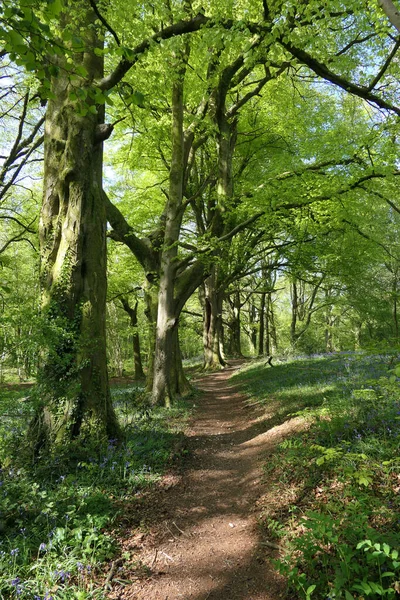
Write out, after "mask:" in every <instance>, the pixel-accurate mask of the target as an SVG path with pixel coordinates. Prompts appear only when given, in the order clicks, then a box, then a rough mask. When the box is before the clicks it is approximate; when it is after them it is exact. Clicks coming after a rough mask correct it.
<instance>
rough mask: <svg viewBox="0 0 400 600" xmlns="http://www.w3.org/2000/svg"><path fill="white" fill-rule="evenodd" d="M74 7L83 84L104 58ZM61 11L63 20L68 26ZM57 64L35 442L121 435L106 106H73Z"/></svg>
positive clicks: (43, 226) (47, 164)
mask: <svg viewBox="0 0 400 600" xmlns="http://www.w3.org/2000/svg"><path fill="white" fill-rule="evenodd" d="M67 4H68V5H67V7H66V9H67V10H68V9H69V10H70V11H71V12H72V4H71V3H67ZM69 4H71V5H70V6H69ZM73 5H74V6H73V8H74V14H75V15H76V14H79V15H80V23H79V28H78V30H77V33H79V35H81V36H82V35H84V38H85V39H84V42H85V45H86V50H85V52H82V53H80V54H76V55H75V57H76V62H75V65H76V67H77V66H80V67H83V68H84V69H85V70H86V72H87V76H86V77H85V79H84V80H83V79H82V80H81V82H80V84H81V85H80V89H85V88H87V87H88V86H90V84H91V83H92V81H93V80H95V79H97V78H101V77H102V75H103V60H102V58H101V57H98V56H96V54H95V53H94V50H95V49H96V48H98V49H101V48H102V43H101V41H100V39H99V37H98V36H97V32H96V27H95V24H94V22H95V14H94V12H93V11H92V9H91V8H90V6H89V5H88V3H86V2H83V1H82V2H80V1H78V2H74V3H73ZM76 8H78V11H79V12H77V11H76ZM65 15H67V12H66V13H65ZM65 15H64V18H65V25H66V24H69V25H70V23H68V16H65ZM82 32H84V33H83V34H82ZM60 66H61V68H60V71H59V74H58V75H57V77H55V78H54V80H53V81H52V94H53V99H51V100H50V101H49V104H48V108H47V113H46V123H45V157H44V193H43V203H42V209H41V217H40V249H41V285H42V309H43V315H44V319H45V331H46V334H47V335H46V338H47V343H48V347H47V352H46V356H45V358H44V363H43V365H42V367H41V369H40V372H39V377H38V381H39V393H40V397H41V401H42V409H41V410H40V412H39V413H38V414H37V416H36V419H35V420H34V423H33V424H32V433H33V435H34V436H35V437H36V447H37V448H39V447H40V446H43V445H49V444H51V445H54V444H63V443H65V441H66V440H68V439H71V438H75V437H77V436H79V435H84V436H87V437H99V438H101V437H105V436H108V437H117V436H118V435H119V433H120V432H119V427H118V424H117V419H116V416H115V413H114V410H113V407H112V404H111V399H110V392H109V386H108V376H107V360H106V326H105V314H106V283H107V282H106V215H105V205H104V200H103V194H102V139H101V135H100V131H101V128H99V125H101V124H102V123H103V120H104V110H103V109H102V108H101V107H97V114H93V113H92V112H91V111H90V110H89V111H87V112H86V111H79V108H78V107H77V105H76V100H73V99H71V98H74V96H73V95H72V92H74V91H75V87H74V86H76V85H77V83H76V81H75V82H74V86H72V85H71V83H70V81H69V79H68V77H67V75H66V72H65V71H64V69H63V65H62V64H61V65H60ZM75 98H76V96H75Z"/></svg>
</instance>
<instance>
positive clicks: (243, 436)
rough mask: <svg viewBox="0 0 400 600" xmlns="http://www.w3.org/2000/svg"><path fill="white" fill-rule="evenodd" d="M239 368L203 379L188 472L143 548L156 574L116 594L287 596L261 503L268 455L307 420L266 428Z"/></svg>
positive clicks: (209, 599) (228, 598)
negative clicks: (242, 389)
mask: <svg viewBox="0 0 400 600" xmlns="http://www.w3.org/2000/svg"><path fill="white" fill-rule="evenodd" d="M236 366H237V363H236V364H235V365H234V366H231V367H230V368H228V369H226V370H225V371H222V372H220V373H216V374H212V375H208V376H206V377H203V378H202V379H201V380H199V381H198V382H197V384H198V387H199V388H200V389H201V390H203V391H204V395H202V397H201V398H200V399H199V401H198V407H197V412H196V417H195V420H194V423H193V424H192V428H191V431H190V432H189V446H190V451H191V453H192V456H191V459H190V461H189V465H188V467H187V469H185V472H184V474H183V476H182V477H181V478H177V481H176V482H174V484H172V483H171V487H170V488H169V489H167V490H165V489H164V491H163V492H162V493H160V495H159V497H158V500H157V502H158V506H157V510H158V511H159V514H160V522H159V523H158V525H157V531H156V534H155V535H153V536H150V540H151V542H150V543H149V541H147V542H145V545H144V548H143V549H142V551H141V557H140V558H141V560H142V561H143V562H144V564H146V565H147V566H148V567H149V568H150V569H151V572H152V575H151V577H149V578H148V579H146V580H141V581H139V582H138V583H137V584H135V585H134V586H133V587H131V586H128V587H126V588H125V589H124V590H123V591H122V590H121V591H120V593H119V596H113V597H116V598H120V599H123V600H128V599H129V600H134V599H135V600H178V599H183V600H189V599H191V600H278V598H280V597H281V595H282V593H283V589H284V586H283V582H282V580H280V578H279V577H278V576H277V574H276V573H275V572H274V570H273V568H272V567H271V566H270V564H269V558H270V557H271V552H272V553H273V551H271V549H270V548H268V547H267V546H265V543H264V545H263V541H262V540H261V538H260V532H259V529H258V527H257V522H256V514H255V510H254V508H255V504H256V501H257V499H258V498H259V497H260V495H262V494H265V491H266V486H267V483H266V482H265V481H264V482H261V474H262V472H261V459H264V460H265V457H266V453H268V452H271V451H272V450H273V447H274V445H275V444H276V443H278V442H279V441H280V440H281V439H282V438H283V437H285V436H286V435H288V434H290V433H291V432H292V431H293V430H294V429H295V428H298V427H299V425H300V423H299V421H298V420H296V419H293V420H291V421H286V422H285V423H283V424H282V425H280V426H277V427H274V428H272V429H268V430H267V431H266V421H265V415H264V416H261V415H260V414H255V413H256V411H255V409H254V408H250V407H249V406H248V404H247V403H246V398H245V397H244V396H243V395H242V394H240V393H239V391H238V390H237V389H236V388H235V387H234V386H233V385H232V383H230V382H229V381H228V380H229V377H230V375H231V374H232V372H233V371H234V370H235V368H236ZM267 416H270V415H267ZM167 488H168V486H167Z"/></svg>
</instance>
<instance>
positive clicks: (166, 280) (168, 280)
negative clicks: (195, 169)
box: [152, 59, 185, 406]
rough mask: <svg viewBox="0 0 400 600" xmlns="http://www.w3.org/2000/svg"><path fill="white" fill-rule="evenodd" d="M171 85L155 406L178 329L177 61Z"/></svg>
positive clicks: (162, 395) (180, 159)
mask: <svg viewBox="0 0 400 600" xmlns="http://www.w3.org/2000/svg"><path fill="white" fill-rule="evenodd" d="M175 77H176V78H175V81H174V82H173V84H172V127H171V141H172V155H171V166H170V174H169V194H168V201H167V206H166V211H165V233H164V244H163V248H162V252H161V265H160V281H159V291H158V311H157V334H156V348H155V358H154V378H153V390H152V399H153V402H154V403H155V404H165V405H166V406H169V405H170V404H171V402H172V401H173V399H174V396H175V392H174V389H173V385H172V383H173V382H172V378H171V372H172V369H173V365H174V356H173V354H174V346H176V340H175V344H174V334H175V336H176V333H175V330H176V329H177V327H178V319H179V316H177V311H176V303H175V297H174V292H175V279H176V275H177V266H178V240H179V234H180V229H181V223H182V216H183V210H182V198H183V179H184V160H185V157H184V134H183V87H184V78H185V67H184V62H183V60H182V61H181V60H179V59H178V60H177V73H176V76H175Z"/></svg>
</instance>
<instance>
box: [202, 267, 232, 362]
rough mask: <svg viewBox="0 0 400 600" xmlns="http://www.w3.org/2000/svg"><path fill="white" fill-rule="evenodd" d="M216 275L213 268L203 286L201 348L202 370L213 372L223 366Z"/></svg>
mask: <svg viewBox="0 0 400 600" xmlns="http://www.w3.org/2000/svg"><path fill="white" fill-rule="evenodd" d="M216 278H217V275H216V269H215V267H213V269H212V273H211V275H210V277H208V278H207V279H206V280H205V282H204V285H203V347H204V369H206V370H215V369H221V367H224V366H225V364H226V363H225V360H224V358H223V356H222V352H221V346H220V338H221V335H222V331H221V329H222V295H221V294H220V293H218V291H217V290H216V286H215V281H216Z"/></svg>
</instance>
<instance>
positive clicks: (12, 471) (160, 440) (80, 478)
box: [0, 384, 188, 600]
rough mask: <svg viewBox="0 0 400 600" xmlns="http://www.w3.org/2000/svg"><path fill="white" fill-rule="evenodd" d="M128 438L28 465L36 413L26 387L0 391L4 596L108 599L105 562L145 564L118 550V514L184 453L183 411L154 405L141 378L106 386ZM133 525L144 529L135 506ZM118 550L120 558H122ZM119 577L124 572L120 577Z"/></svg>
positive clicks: (130, 508) (0, 583) (131, 507)
mask: <svg viewBox="0 0 400 600" xmlns="http://www.w3.org/2000/svg"><path fill="white" fill-rule="evenodd" d="M112 396H113V401H114V406H115V408H116V409H117V412H118V414H119V418H120V420H121V422H122V423H123V424H124V433H125V441H124V442H123V443H122V444H120V445H117V444H116V440H112V439H111V440H108V443H107V444H106V445H102V446H97V447H94V446H93V445H92V446H90V445H88V446H87V447H85V445H84V444H83V445H82V443H81V442H80V443H79V445H78V444H77V445H76V446H75V447H74V445H73V444H71V445H70V446H69V447H66V448H65V451H64V452H60V451H59V452H57V455H56V456H48V457H44V458H43V460H42V461H41V462H40V464H34V463H32V461H31V462H30V461H29V460H28V457H27V456H23V455H22V454H21V447H23V444H21V442H22V441H23V439H24V436H25V435H26V432H27V427H28V424H29V420H30V418H31V415H32V413H33V406H32V401H31V398H30V396H29V390H27V389H26V388H23V390H22V391H21V387H20V386H17V385H15V386H7V387H6V386H3V387H2V388H1V390H0V413H1V418H0V422H1V425H0V462H1V470H0V505H1V513H0V528H1V537H0V598H1V600H6V599H7V600H9V599H12V598H20V599H21V600H28V599H29V600H32V599H35V600H43V599H46V600H50V598H53V600H61V599H64V600H66V599H68V600H72V599H76V600H85V599H88V598H96V599H101V598H104V597H105V591H106V586H105V583H106V576H104V574H103V573H104V562H107V563H108V564H109V563H110V561H113V560H114V558H115V557H118V558H121V557H122V559H123V560H122V562H121V563H119V565H120V567H121V565H122V568H126V569H127V570H129V572H130V576H132V573H133V574H135V573H137V572H138V571H140V569H141V565H140V564H136V563H135V562H134V561H133V560H132V559H131V557H130V556H129V555H128V554H126V553H125V554H124V553H123V552H122V553H121V548H120V546H119V539H120V538H121V523H120V521H121V518H122V515H125V516H126V514H127V513H128V512H130V513H132V512H134V511H135V506H136V505H138V504H140V502H141V500H140V498H141V496H142V495H143V493H144V492H146V491H147V490H149V488H151V486H153V485H154V483H155V482H157V481H158V480H159V479H160V477H161V474H162V473H163V472H164V471H165V469H166V468H167V467H168V466H170V465H171V461H172V460H174V458H175V457H176V456H177V455H179V454H182V453H184V452H185V450H184V445H183V439H184V436H183V428H184V425H185V422H186V418H187V415H188V409H187V407H185V406H184V405H182V404H178V405H176V406H174V408H173V409H171V410H170V411H168V415H167V414H166V412H167V411H166V409H163V408H150V407H149V406H148V405H147V404H146V402H145V401H144V400H143V398H144V394H143V389H142V388H141V387H140V386H138V385H137V384H129V385H127V384H123V385H122V384H120V385H118V386H114V387H113V388H112ZM137 512H138V519H139V520H138V522H137V524H136V525H137V526H138V527H139V528H140V527H142V528H143V527H146V524H145V521H146V512H145V511H143V510H139V508H137ZM122 555H123V556H122ZM120 576H121V577H122V575H120Z"/></svg>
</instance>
